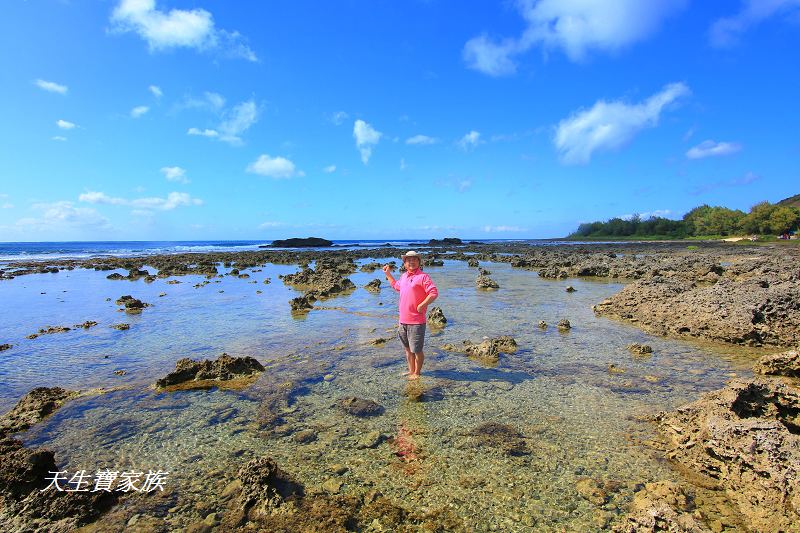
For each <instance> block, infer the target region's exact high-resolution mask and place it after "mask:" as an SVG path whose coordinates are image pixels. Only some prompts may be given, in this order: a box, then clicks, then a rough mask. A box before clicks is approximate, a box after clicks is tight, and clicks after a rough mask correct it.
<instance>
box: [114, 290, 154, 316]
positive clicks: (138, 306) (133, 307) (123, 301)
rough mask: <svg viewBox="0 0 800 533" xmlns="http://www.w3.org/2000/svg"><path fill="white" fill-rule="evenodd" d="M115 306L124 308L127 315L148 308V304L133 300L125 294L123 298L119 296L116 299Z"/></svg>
mask: <svg viewBox="0 0 800 533" xmlns="http://www.w3.org/2000/svg"><path fill="white" fill-rule="evenodd" d="M115 303H116V304H117V305H122V306H125V311H126V312H128V313H139V312H141V311H142V309H144V308H145V307H150V304H148V303H144V302H143V301H141V300H139V299H137V298H134V297H133V296H131V295H130V294H126V295H125V296H120V297H119V298H117V301H116V302H115Z"/></svg>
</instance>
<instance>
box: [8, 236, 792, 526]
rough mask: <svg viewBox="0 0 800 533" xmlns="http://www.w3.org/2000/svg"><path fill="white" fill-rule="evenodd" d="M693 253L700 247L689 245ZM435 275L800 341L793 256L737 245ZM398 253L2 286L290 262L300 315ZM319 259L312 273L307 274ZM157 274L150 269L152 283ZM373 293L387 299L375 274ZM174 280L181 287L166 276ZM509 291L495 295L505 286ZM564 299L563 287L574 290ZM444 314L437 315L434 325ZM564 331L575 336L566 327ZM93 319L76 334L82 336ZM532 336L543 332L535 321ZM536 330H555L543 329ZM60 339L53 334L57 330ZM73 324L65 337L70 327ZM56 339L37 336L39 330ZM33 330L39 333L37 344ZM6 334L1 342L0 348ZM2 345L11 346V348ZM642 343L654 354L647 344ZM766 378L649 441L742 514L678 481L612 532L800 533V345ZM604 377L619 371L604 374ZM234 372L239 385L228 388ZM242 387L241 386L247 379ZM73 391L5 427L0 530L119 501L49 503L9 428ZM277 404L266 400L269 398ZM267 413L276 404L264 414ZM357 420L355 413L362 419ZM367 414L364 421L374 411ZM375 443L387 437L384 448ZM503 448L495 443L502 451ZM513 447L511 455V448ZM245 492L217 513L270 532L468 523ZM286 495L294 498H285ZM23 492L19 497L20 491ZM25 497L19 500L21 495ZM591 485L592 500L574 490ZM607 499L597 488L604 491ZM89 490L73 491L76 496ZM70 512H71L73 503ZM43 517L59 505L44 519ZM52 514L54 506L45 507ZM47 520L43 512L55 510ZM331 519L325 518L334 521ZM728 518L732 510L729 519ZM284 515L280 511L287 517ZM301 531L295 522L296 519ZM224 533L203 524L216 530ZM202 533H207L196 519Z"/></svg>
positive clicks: (204, 268) (705, 334)
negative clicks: (701, 509)
mask: <svg viewBox="0 0 800 533" xmlns="http://www.w3.org/2000/svg"><path fill="white" fill-rule="evenodd" d="M693 246H694V245H693ZM425 252H426V255H425V261H426V264H427V265H437V264H442V263H441V262H442V260H457V261H464V262H466V263H468V265H469V266H470V267H471V268H477V269H479V270H478V280H477V282H476V285H477V287H478V288H479V289H487V288H489V289H494V288H497V284H496V283H495V282H494V281H493V280H492V279H491V278H489V277H488V276H489V272H488V271H486V270H485V269H483V268H481V267H479V266H478V265H479V264H480V263H479V262H504V263H509V264H510V265H511V266H512V267H514V268H519V269H524V270H530V271H535V272H536V273H537V274H538V275H539V276H540V277H542V278H545V279H566V278H573V277H576V278H577V277H580V278H588V279H619V280H629V281H631V283H630V284H628V285H627V286H626V287H625V288H623V289H622V290H621V291H620V292H619V293H617V294H615V295H613V296H611V297H610V298H608V299H606V300H604V301H602V302H598V303H597V304H596V305H595V306H594V307H593V310H594V312H595V313H596V314H597V315H599V316H605V317H609V318H612V319H617V320H622V321H625V322H628V323H631V324H634V325H636V326H638V327H640V328H641V329H643V330H645V331H647V332H649V333H653V334H656V335H662V336H670V337H676V338H689V339H697V340H707V341H713V342H716V343H721V344H723V345H724V344H728V345H744V346H751V347H763V348H767V349H770V350H771V351H773V352H774V351H775V350H776V349H783V350H787V349H792V348H796V347H797V346H800V269H799V268H798V267H797V265H798V261H797V260H798V258H800V248H796V247H782V246H739V245H736V246H734V245H728V244H722V243H702V244H701V245H700V248H699V249H695V248H693V247H688V248H687V243H654V244H649V243H626V244H614V245H588V246H586V245H574V246H572V245H570V246H558V247H555V246H554V247H542V246H538V247H532V246H530V245H526V244H520V243H505V244H492V245H488V244H478V243H473V244H467V245H456V244H454V243H446V242H443V243H442V246H438V247H430V248H427V249H426V250H425ZM397 255H398V251H397V250H396V249H395V248H390V247H385V248H379V249H364V250H325V251H320V250H313V251H312V250H291V251H285V250H263V251H262V250H260V251H255V252H235V253H233V252H232V253H222V252H216V253H201V254H175V255H156V256H149V257H136V258H98V259H83V260H60V261H54V262H46V263H40V262H29V261H25V262H14V263H8V264H5V265H2V266H0V283H2V280H4V279H12V278H15V277H18V276H24V275H34V274H51V273H57V272H59V271H61V270H72V269H75V268H85V269H94V270H98V271H110V270H116V269H124V270H126V271H127V272H128V273H127V275H124V276H123V275H121V274H112V275H110V276H108V279H110V280H116V281H115V283H117V282H119V283H124V282H125V281H131V280H139V279H143V280H144V281H145V282H148V281H153V280H155V279H164V278H169V277H178V276H184V275H200V276H203V277H205V278H207V280H210V279H212V278H214V277H217V276H223V275H231V276H238V277H244V276H247V274H246V273H244V271H245V270H248V269H250V270H255V269H257V268H259V267H260V266H262V265H264V264H266V263H276V264H286V265H291V264H296V265H299V267H300V270H299V271H298V272H296V273H294V274H289V275H285V276H282V281H283V282H284V284H286V285H287V286H290V287H292V288H294V289H296V290H298V291H302V295H301V296H299V297H298V298H295V299H293V300H292V302H290V306H287V310H289V309H291V310H292V311H293V312H295V313H297V312H300V313H305V312H308V311H310V310H312V309H313V308H314V303H315V302H316V301H317V300H322V299H326V298H332V297H335V296H337V295H340V294H346V293H348V292H350V291H353V290H355V289H356V286H355V285H354V284H353V283H352V282H351V281H350V279H348V277H347V276H349V275H350V274H352V273H354V272H356V271H357V269H358V266H357V265H356V263H355V261H356V260H358V259H366V258H377V259H380V258H386V257H396V256H397ZM311 262H315V266H314V268H313V269H312V268H309V264H311ZM380 266H381V265H380V264H379V263H376V262H373V263H370V264H368V265H364V266H363V267H361V270H362V271H366V272H371V271H375V270H377V269H378V268H380ZM152 271H155V273H151V272H152ZM375 281H377V283H374V282H373V283H370V286H369V287H366V289H367V290H371V291H380V286H381V285H380V280H375ZM170 282H178V280H171V281H170ZM501 290H502V289H501ZM568 292H569V291H568ZM118 304H119V305H123V306H125V309H126V311H128V312H140V311H141V310H142V309H144V308H145V307H147V306H148V305H149V304H146V303H143V302H141V301H139V300H136V299H133V298H131V297H123V298H121V299H120V301H118ZM440 315H441V316H440ZM562 322H564V324H565V325H562V324H559V328H561V329H567V328H568V327H569V321H567V320H564V321H562ZM446 323H447V319H446V318H444V314H443V313H441V309H439V310H438V312H437V313H436V314H435V316H434V318H433V322H432V323H431V326H432V327H436V326H438V327H440V328H441V327H444V326H445V324H446ZM93 325H95V324H94V323H91V324H90V323H89V322H87V323H85V324H83V325H77V326H76V328H77V327H83V328H88V327H91V326H93ZM531 327H535V326H534V325H533V324H531ZM539 327H540V328H546V327H547V324H545V323H544V322H542V323H540V325H539ZM51 329H52V328H51ZM66 329H69V328H66ZM45 333H51V331H50V330H49V329H48V330H42V331H40V332H39V333H38V334H45ZM38 334H37V335H38ZM0 340H2V339H0ZM1 349H2V350H6V349H8V350H10V349H12V346H11V345H9V344H3V345H2V348H1ZM445 349H448V350H452V351H456V352H462V353H464V354H465V355H466V356H468V357H472V358H475V359H476V360H478V361H480V362H481V363H482V364H483V365H485V366H487V367H491V366H494V365H496V364H497V362H498V360H499V356H500V354H511V353H514V352H515V351H516V349H517V345H516V342H514V340H513V338H511V337H507V336H503V337H499V338H493V339H488V338H485V339H484V340H483V341H482V342H478V343H471V342H465V343H464V346H463V347H462V346H459V347H455V346H452V345H450V346H447V347H446V348H445ZM629 349H630V350H631V351H632V353H635V354H640V355H646V354H648V353H650V352H651V351H652V349H650V347H649V346H646V345H631V347H629ZM648 349H649V350H648ZM249 359H252V358H246V359H244V358H243V359H240V358H236V359H234V358H230V356H227V355H225V354H223V356H221V358H220V359H218V360H217V361H199V362H198V361H192V360H190V359H182V360H180V361H178V364H177V365H176V371H175V372H174V373H172V374H170V375H169V376H167V377H166V378H164V379H163V380H160V381H159V383H158V384H157V386H158V387H160V388H167V390H178V389H183V388H204V387H208V386H219V385H220V382H228V381H230V382H231V383H230V385H231V386H236V385H237V384H238V385H239V386H246V385H247V384H249V383H252V381H253V378H254V377H256V376H257V375H258V374H259V373H260V372H263V371H264V367H263V366H261V364H260V363H258V361H256V360H254V359H253V360H249ZM755 370H756V372H758V373H759V374H761V375H760V376H758V377H756V378H753V379H750V380H734V381H732V382H731V383H729V384H728V385H727V386H726V387H725V388H723V389H721V390H718V391H714V392H711V393H708V394H706V395H704V396H703V397H701V398H700V399H698V400H697V401H695V402H693V403H690V404H688V405H686V406H683V407H681V408H679V409H677V410H675V411H671V412H664V413H659V414H658V415H656V416H655V417H654V418H653V423H654V424H655V426H656V427H657V428H658V431H659V434H660V440H659V441H658V442H656V443H655V444H654V445H655V446H656V449H657V450H658V451H659V453H661V454H663V457H664V458H666V459H667V460H668V461H670V462H671V463H672V464H673V465H674V466H675V468H676V469H677V470H678V471H679V472H681V473H682V474H683V475H684V476H685V478H686V479H687V481H688V482H689V483H691V484H694V485H696V486H699V487H703V488H704V489H708V490H711V491H714V492H716V493H718V494H720V495H721V497H723V498H724V500H725V501H726V502H727V504H728V505H730V507H731V508H732V509H733V511H732V513H734V514H735V515H736V516H735V518H730V520H729V521H727V522H726V520H725V519H714V520H712V521H708V520H706V517H703V516H702V515H700V514H699V513H698V512H697V511H696V509H695V508H694V504H693V503H692V496H691V494H688V493H687V492H686V491H684V489H682V488H681V487H678V486H677V485H674V484H670V482H658V483H651V484H648V485H647V486H645V487H643V488H642V489H641V490H640V491H639V492H638V493H637V494H636V496H635V498H634V501H633V503H632V504H631V509H630V513H629V514H627V515H625V516H623V517H621V518H620V519H619V520H617V521H616V522H615V523H614V524H613V528H614V530H616V531H661V530H669V531H724V530H725V529H726V528H730V529H736V528H738V527H745V528H747V529H751V530H757V531H793V529H792V528H796V527H797V524H800V489H798V483H800V388H798V380H797V378H798V377H800V364H799V363H798V355H797V351H794V350H790V351H783V352H781V353H780V354H769V355H766V356H764V357H763V358H762V359H761V360H760V361H759V363H758V364H757V365H756V367H755ZM609 372H611V369H610V370H609ZM232 378H235V379H232ZM240 378H241V379H240ZM286 394H288V393H283V392H282V391H281V392H280V393H276V396H275V399H274V402H275V405H277V406H281V405H283V404H284V403H285V396H286ZM77 395H78V393H75V392H72V391H64V390H63V389H35V390H33V391H31V393H29V395H26V396H25V397H24V398H23V399H22V400H21V401H20V403H19V404H18V405H17V407H15V408H14V409H13V410H12V411H11V412H9V413H8V414H6V415H5V416H4V417H3V418H2V419H1V420H0V439H2V443H0V464H2V465H3V468H2V469H0V470H7V471H8V472H9V473H6V474H4V475H3V476H2V478H0V499H2V501H3V503H4V507H5V509H6V511H4V512H3V513H0V515H2V516H0V522H2V523H6V524H9V525H12V527H13V528H18V529H19V530H26V528H28V529H31V530H33V529H36V528H37V527H44V526H47V527H52V528H55V530H59V529H61V530H68V529H70V528H72V527H74V526H76V525H79V524H83V523H89V522H91V521H92V520H93V519H95V518H96V517H97V515H98V513H99V512H101V511H102V510H104V509H107V508H108V507H110V506H111V505H113V503H114V501H115V498H112V497H108V496H105V497H102V498H101V496H103V495H92V498H88V495H87V497H84V498H83V499H81V498H80V497H75V498H72V499H65V497H64V496H59V495H56V496H53V498H54V499H53V500H45V499H44V498H45V495H44V493H39V492H38V491H39V490H41V488H42V487H40V486H39V485H41V482H42V480H44V477H45V476H43V475H39V474H41V472H44V471H45V470H46V469H48V468H51V469H53V470H55V462H54V458H53V454H52V453H51V452H48V451H46V450H41V449H38V448H33V449H26V448H24V447H23V446H22V444H21V443H20V441H18V440H16V439H13V438H11V435H12V434H13V433H16V432H19V431H22V430H24V429H26V428H27V427H30V426H31V425H33V424H35V423H37V422H39V421H41V420H42V419H44V418H45V417H46V416H48V415H49V414H51V413H52V412H53V411H55V410H56V409H57V408H58V407H60V406H61V405H63V404H64V403H65V402H67V401H70V400H71V399H72V398H74V397H77ZM369 402H371V401H368V400H363V399H359V398H352V399H348V400H347V401H346V402H343V403H342V404H339V405H338V406H337V408H338V409H341V410H343V411H345V412H348V413H350V414H353V413H351V411H354V410H355V411H357V412H359V413H361V412H362V411H363V412H375V413H378V412H382V407H381V406H379V405H377V404H375V405H373V403H374V402H373V403H369ZM267 403H268V402H267ZM270 405H271V404H270ZM276 410H277V409H275V408H273V407H270V406H267V407H265V416H264V420H261V421H260V422H259V423H260V425H261V426H262V428H263V429H264V431H268V430H269V429H270V428H271V427H272V426H274V425H275V421H274V418H275V417H276V416H278V415H277V414H275V412H276ZM354 416H362V415H360V414H359V415H354ZM366 416H369V415H366ZM470 435H472V436H473V437H474V438H476V439H485V440H486V441H487V442H490V443H494V442H497V443H500V444H497V446H500V447H501V448H502V449H504V450H505V449H506V448H507V449H508V450H511V451H509V452H508V453H510V454H512V455H518V454H524V453H527V452H526V451H525V447H524V442H523V441H522V440H521V437H520V436H519V435H518V434H516V433H514V431H513V430H512V429H508V428H505V427H499V426H497V427H495V426H491V427H486V428H480V431H479V430H475V431H474V432H473V433H471V434H470ZM380 437H381V436H380V435H378V438H380ZM493 445H494V444H493ZM512 452H513V453H512ZM239 478H240V479H239V480H238V481H239V485H238V487H236V488H235V489H236V490H233V489H232V491H231V495H232V496H231V498H230V508H229V512H227V513H226V514H225V516H224V517H222V518H221V520H222V524H223V525H225V526H226V527H230V528H232V529H233V528H252V527H271V526H275V525H276V524H277V523H278V522H274V520H276V518H275V516H276V515H279V514H281V513H284V514H286V513H288V515H290V516H291V517H292V518H291V521H288V522H287V521H284V522H280V523H281V524H284V525H285V524H288V523H294V524H295V525H297V526H298V527H306V526H308V525H309V524H320V523H322V522H316V521H317V520H323V519H325V520H328V522H324V523H327V524H329V525H331V527H332V528H334V529H335V528H336V527H342V526H343V525H344V524H348V523H358V524H361V525H362V526H366V525H367V524H369V523H370V522H369V520H371V517H373V516H375V513H381V512H384V511H386V512H389V511H390V512H392V513H394V514H395V515H397V516H398V517H400V518H398V519H397V521H396V522H394V524H395V525H396V526H399V525H400V524H411V523H413V524H416V525H418V526H421V527H422V526H424V525H425V524H428V525H434V524H435V525H436V526H441V525H442V524H449V525H450V526H451V527H453V528H454V529H462V528H464V525H463V524H462V523H461V522H460V521H459V520H458V519H457V518H456V517H454V516H446V517H444V516H439V517H430V516H425V515H414V514H413V513H411V512H410V511H409V510H407V509H403V508H402V507H397V506H396V505H395V504H393V503H391V502H389V501H388V500H386V499H384V498H382V497H381V496H380V495H379V494H377V493H376V494H375V495H373V496H371V497H369V498H366V499H364V498H362V499H352V498H350V499H348V498H347V497H344V496H340V495H335V494H328V493H322V494H307V493H306V492H305V491H304V490H303V487H302V485H301V484H299V483H297V482H295V481H294V480H292V479H291V478H290V476H288V475H286V474H284V473H283V471H282V470H281V469H280V468H279V467H278V465H276V464H275V463H274V461H272V460H271V459H269V458H262V459H259V460H255V461H251V462H250V463H248V464H247V465H245V466H244V467H243V468H242V471H240V476H239ZM584 485H586V487H579V488H578V490H579V492H580V493H581V494H582V495H583V494H584V492H585V493H586V495H587V496H585V497H586V498H587V499H589V500H590V501H592V499H598V501H599V499H600V496H598V494H600V492H602V491H603V490H604V489H603V487H602V486H599V485H598V486H595V485H592V483H591V482H588V481H587V482H586V483H584ZM287 487H288V488H287ZM23 489H24V490H23ZM20 491H22V492H20ZM581 491H583V492H581ZM598 491H599V492H598ZM79 496H80V495H79ZM67 500H69V502H68V503H64V502H67ZM37 507H43V508H45V509H49V510H50V511H47V512H44V513H42V514H38V515H37V514H36V512H35V511H34V509H35V508H37ZM51 511H52V512H51ZM48 513H50V514H48ZM325 516H327V518H325ZM731 516H733V515H731ZM284 518H285V517H284ZM292 521H293V522H292ZM218 525H220V523H219V521H217V522H215V523H214V524H209V525H208V528H207V530H211V529H212V527H216V526H218ZM197 527H198V528H199V529H197V530H204V529H203V526H202V525H197Z"/></svg>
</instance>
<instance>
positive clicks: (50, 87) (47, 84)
mask: <svg viewBox="0 0 800 533" xmlns="http://www.w3.org/2000/svg"><path fill="white" fill-rule="evenodd" d="M33 83H35V84H36V86H37V87H39V88H40V89H44V90H45V91H49V92H51V93H58V94H67V91H69V87H67V86H66V85H60V84H58V83H56V82H54V81H47V80H36V81H34V82H33Z"/></svg>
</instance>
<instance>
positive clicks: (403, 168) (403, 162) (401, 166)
mask: <svg viewBox="0 0 800 533" xmlns="http://www.w3.org/2000/svg"><path fill="white" fill-rule="evenodd" d="M405 169H406V159H405V158H404V157H401V158H400V170H405Z"/></svg>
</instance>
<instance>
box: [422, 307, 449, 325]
mask: <svg viewBox="0 0 800 533" xmlns="http://www.w3.org/2000/svg"><path fill="white" fill-rule="evenodd" d="M427 323H428V325H429V326H430V327H431V328H438V329H442V328H443V327H445V326H446V325H447V318H446V317H445V316H444V311H442V308H441V307H431V309H430V311H428V318H427Z"/></svg>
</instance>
